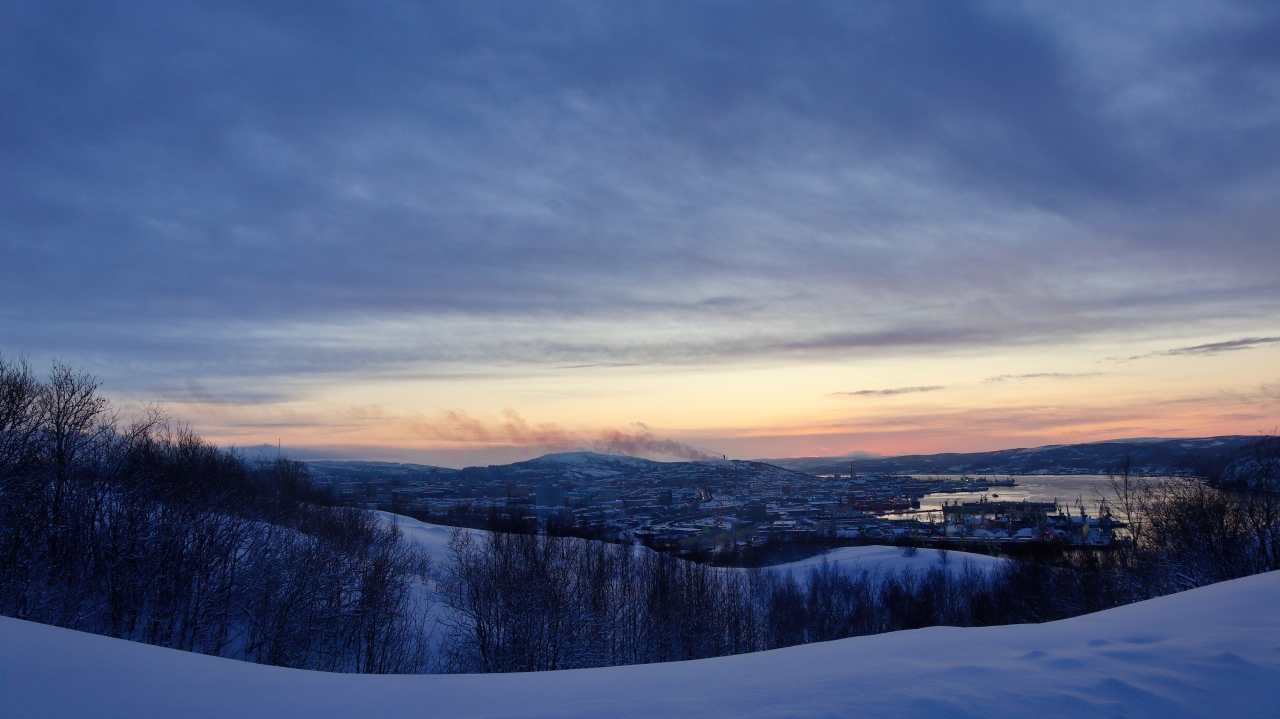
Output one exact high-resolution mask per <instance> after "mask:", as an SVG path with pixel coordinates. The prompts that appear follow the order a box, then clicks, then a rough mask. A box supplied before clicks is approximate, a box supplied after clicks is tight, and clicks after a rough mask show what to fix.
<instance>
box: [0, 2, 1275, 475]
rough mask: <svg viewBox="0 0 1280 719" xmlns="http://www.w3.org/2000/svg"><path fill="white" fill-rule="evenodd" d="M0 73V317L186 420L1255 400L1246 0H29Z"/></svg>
mask: <svg viewBox="0 0 1280 719" xmlns="http://www.w3.org/2000/svg"><path fill="white" fill-rule="evenodd" d="M267 5H269V7H264V6H267ZM0 93H2V95H0V97H2V98H3V100H2V101H0V189H2V190H3V191H2V192H0V252H2V255H0V287H3V292H4V301H3V303H0V353H3V354H4V355H5V356H7V357H14V356H17V355H20V354H25V355H26V356H27V357H28V358H29V359H30V360H31V361H32V362H33V364H35V365H37V366H45V365H47V364H48V363H49V362H51V361H53V360H54V359H55V358H62V359H63V360H65V361H67V362H70V363H72V364H75V365H79V366H83V367H85V368H86V369H88V370H90V371H92V372H94V373H95V374H97V375H98V376H99V377H100V378H101V379H102V380H103V383H104V388H105V391H106V392H107V393H108V394H109V395H110V396H111V397H112V398H113V399H114V400H115V401H116V403H117V404H118V405H119V406H120V407H121V408H122V409H125V410H128V409H129V408H133V407H137V406H138V403H140V402H163V403H164V406H165V407H166V408H167V409H168V411H169V413H170V415H171V416H172V417H174V418H175V419H178V420H182V421H188V422H190V423H192V425H193V426H194V427H195V428H196V429H198V430H199V431H201V432H202V433H204V434H206V435H207V436H209V437H211V438H215V439H217V440H219V441H220V442H225V443H235V444H238V445H249V444H256V443H259V442H269V443H272V444H274V443H277V442H279V443H282V444H283V445H286V446H290V447H300V448H311V449H309V450H308V451H311V452H313V453H315V454H317V455H319V454H324V453H328V454H329V455H332V456H359V457H371V458H391V459H405V460H413V461H427V462H434V463H439V464H444V465H448V466H460V465H462V464H467V463H477V462H498V461H509V460H512V459H522V458H527V457H530V456H535V455H537V454H541V453H542V452H545V451H549V450H556V449H576V448H597V449H606V450H612V451H625V452H631V453H638V454H644V455H647V456H655V457H677V456H701V455H703V454H705V453H712V454H716V455H719V454H728V455H730V456H738V457H781V456H796V455H807V454H839V453H844V452H851V451H858V450H860V451H872V452H880V453H900V452H930V451H955V450H982V449H994V448H1003V447H1017V446H1029V445H1037V444H1047V443H1058V442H1074V441H1091V440H1097V439H1105V438H1116V437H1135V436H1205V435H1214V434H1231V433H1242V434H1250V433H1255V432H1257V431H1260V430H1270V429H1272V428H1274V427H1275V426H1276V425H1278V424H1280V7H1277V6H1276V5H1275V4H1274V3H1257V4H1233V3H1213V2H1194V3H1178V2H1167V3H1158V4H1136V3H1121V4H1117V3H1105V2H1100V3H1096V4H1092V5H1090V4H1083V3H1079V4H1078V3H1070V4H1065V3H1057V2H1042V3H1038V2H1027V3H918V4H916V3H906V2H893V3H887V2H886V3H856V4H855V3H806V2H770V3H742V2H703V3H695V2H684V1H682V2H670V3H663V2H649V3H634V4H632V3H620V2H574V3H519V2H511V3H485V2H468V3H443V2H442V3H402V2H394V1H389V2H360V3H323V2H306V3H270V4H266V3H242V4H241V3H234V2H226V1H222V2H218V3H193V2H180V1H177V0H165V1H164V2H156V3H131V2H120V3H88V2H84V3H59V2H53V1H51V0H42V1H40V2H25V1H23V0H19V1H17V2H8V3H4V4H3V6H2V7H0Z"/></svg>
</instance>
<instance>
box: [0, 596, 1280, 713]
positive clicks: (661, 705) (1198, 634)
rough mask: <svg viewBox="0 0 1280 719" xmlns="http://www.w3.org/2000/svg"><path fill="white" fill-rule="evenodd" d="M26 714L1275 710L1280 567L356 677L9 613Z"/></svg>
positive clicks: (5, 698)
mask: <svg viewBox="0 0 1280 719" xmlns="http://www.w3.org/2000/svg"><path fill="white" fill-rule="evenodd" d="M0 715H3V716H6V717H8V716H12V717H73V716H74V717H177V716H181V717H377V718H378V719H390V718H392V717H608V718H609V719H629V718H632V717H634V718H636V719H642V718H643V719H654V718H656V717H700V718H702V719H715V718H718V717H725V718H726V719H728V718H733V719H739V718H743V717H858V716H869V717H871V716H884V717H899V718H910V717H921V718H924V717H984V718H990V717H1032V716H1034V717H1072V719H1080V718H1081V717H1161V719H1172V718H1174V717H1185V716H1197V717H1233V718H1234V717H1276V716H1280V572H1272V573H1270V574H1264V575H1259V576H1255V577H1250V578H1247V579H1240V580H1236V581H1232V582H1226V583H1223V584H1219V585H1215V586H1211V587H1205V588H1202V589H1196V590H1193V591H1190V592H1184V593H1182V594H1177V595H1173V596H1169V597H1164V598H1161V599H1156V600H1152V601H1149V602H1143V603H1140V604H1134V605H1131V606H1128V607H1121V608H1119V609H1114V610H1110V611H1107V612H1100V613H1098V614H1093V615H1089V616H1084V617H1077V618H1075V619H1068V620H1065V621H1061V622H1055V623H1051V624H1041V625H1022V626H1011V627H987V628H981V629H955V628H947V627H935V628H931V629H921V630H915V631H907V632H897V633H893V634H882V635H879V636H873V637H858V638H854V639H845V640H841V641H836V642H828V643H824V644H810V645H807V646H800V647H791V648H788V649H781V650H776V651H771V652H763V653H760V654H749V655H742V656H736V657H722V658H718V659H705V660H701V661H693V662H678V663H671V664H655V665H647V666H631V667H617V668H609V669H582V670H574V671H565V672H548V673H542V674H520V675H471V676H456V675H455V676H356V675H334V674H322V673H318V672H306V671H298V670H292V669H280V668H276V667H264V666H259V665H253V664H245V663H242V662H236V661H231V660H226V659H218V658H214V657H206V656H200V655H195V654H187V653H184V652H178V651H173V650H168V649H161V648H158V647H152V646H147V645H143V644H134V643H131V642H126V641H121V640H116V639H108V638H105V637H99V636H94V635H90V634H82V633H79V632H74V631H70V630H66V629H60V628H56V627H49V626H43V625H39V624H31V623H28V622H23V621H19V620H16V619H9V618H0Z"/></svg>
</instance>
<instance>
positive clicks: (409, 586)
mask: <svg viewBox="0 0 1280 719" xmlns="http://www.w3.org/2000/svg"><path fill="white" fill-rule="evenodd" d="M325 504H326V502H325V498H324V495H322V494H321V493H319V492H317V491H315V490H314V488H313V487H312V485H311V483H310V482H309V480H308V477H307V472H306V468H305V466H304V465H302V464H300V463H297V462H291V461H288V460H285V459H282V458H274V459H263V460H250V459H248V458H245V457H243V456H239V455H237V454H235V453H232V452H227V451H223V450H220V449H218V448H217V447H215V446H213V445H212V444H210V443H208V442H206V441H204V440H202V439H201V438H199V437H197V436H196V435H195V434H193V433H192V432H191V431H189V430H188V429H186V428H184V427H181V426H177V427H174V426H172V425H170V424H169V423H167V422H166V421H165V420H164V418H163V417H162V416H161V415H160V414H159V413H158V412H156V411H154V410H151V411H147V412H145V413H144V415H143V416H142V417H141V418H139V419H136V420H133V421H131V422H128V423H122V422H121V421H120V420H119V418H118V416H117V415H116V414H115V413H113V412H112V410H111V407H110V405H109V404H108V402H107V401H106V400H105V399H104V398H103V397H102V396H101V395H100V394H99V392H98V383H97V382H96V381H95V380H94V379H93V378H92V377H90V376H89V375H87V374H85V373H83V372H78V371H75V370H73V369H72V368H70V367H68V366H66V365H63V364H55V365H54V367H53V370H52V372H51V373H50V375H49V378H48V380H47V381H39V380H37V378H36V377H35V375H34V374H33V373H32V371H31V368H30V367H29V366H28V364H27V363H26V362H25V361H22V360H5V359H3V358H0V613H2V614H4V615H7V616H11V617H18V618H21V619H27V620H31V621H36V622H42V623H46V624H53V625H57V626H62V627H68V628H71V629H78V630H82V631H87V632H94V633H97V634H104V635H107V636H112V637H119V638H122V639H131V640H135V641H140V642H146V643H149V644H156V645H160V646H165V647H172V648H175V649H184V650H187V651H194V652H201V653H205V654H214V655H218V656H224V657H233V658H238V659H244V660H248V661H254V662H262V663H267V664H275V665H280V666H288V667H298V668H306V669H320V670H326V671H352V672H416V671H422V670H424V669H426V668H427V661H428V659H429V656H428V651H427V649H428V645H427V641H426V634H425V631H426V628H427V621H426V620H427V617H426V608H425V607H424V606H423V603H422V602H421V599H420V597H421V594H422V587H423V586H424V584H423V583H424V582H425V581H427V572H428V570H429V566H428V563H427V562H426V561H425V559H424V558H423V557H422V556H420V555H419V554H418V553H417V552H416V551H415V550H414V548H413V547H412V546H411V545H410V544H408V543H406V542H404V541H402V540H401V538H400V536H399V533H398V532H397V530H396V529H395V527H394V526H391V525H390V524H388V523H386V522H383V521H380V520H379V519H378V518H377V517H376V516H374V515H372V514H371V513H369V512H366V511H362V510H358V509H350V508H341V507H331V506H325Z"/></svg>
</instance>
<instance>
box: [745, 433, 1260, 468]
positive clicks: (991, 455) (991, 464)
mask: <svg viewBox="0 0 1280 719" xmlns="http://www.w3.org/2000/svg"><path fill="white" fill-rule="evenodd" d="M1257 440H1258V437H1255V436H1241V435H1233V436H1227V437H1207V438H1201V439H1161V438H1141V439H1120V440H1113V441H1105V442H1090V443H1087V444H1054V445H1048V446H1044V447H1032V448H1024V449H1002V450H997V451H994V452H967V453H956V452H948V453H943V454H913V455H905V456H901V457H878V458H868V457H863V458H854V459H850V458H849V457H795V458H789V459H764V460H760V461H762V462H768V463H769V464H774V465H777V466H779V467H786V468H788V469H794V470H798V471H801V472H809V473H811V474H830V473H833V472H839V473H841V474H847V473H848V472H849V471H850V463H852V467H853V471H855V472H857V473H858V474H875V473H902V474H930V473H937V474H959V473H965V472H967V473H970V474H1052V473H1063V474H1104V473H1106V472H1108V471H1110V470H1113V469H1115V468H1117V467H1119V466H1121V465H1122V464H1124V463H1125V462H1126V460H1127V461H1128V462H1129V463H1130V465H1131V467H1132V468H1133V470H1134V471H1137V472H1141V473H1144V474H1168V473H1173V472H1181V471H1188V470H1190V471H1194V472H1197V473H1200V474H1206V475H1209V474H1211V473H1212V472H1213V471H1214V469H1215V468H1217V469H1219V470H1220V468H1221V467H1224V466H1225V465H1226V464H1227V463H1228V462H1229V461H1230V459H1231V458H1233V457H1234V456H1235V455H1236V453H1237V452H1239V450H1240V449H1241V448H1243V447H1244V446H1246V445H1248V444H1250V443H1252V442H1256V441H1257Z"/></svg>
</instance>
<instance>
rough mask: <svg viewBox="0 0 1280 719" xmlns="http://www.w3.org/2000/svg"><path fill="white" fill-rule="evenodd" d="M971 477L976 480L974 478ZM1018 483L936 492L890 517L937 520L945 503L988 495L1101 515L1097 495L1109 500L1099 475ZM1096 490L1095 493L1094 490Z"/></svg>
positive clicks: (997, 499)
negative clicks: (915, 507) (1081, 508)
mask: <svg viewBox="0 0 1280 719" xmlns="http://www.w3.org/2000/svg"><path fill="white" fill-rule="evenodd" d="M929 478H930V479H933V478H937V479H952V480H958V479H960V478H961V476H960V475H958V474H943V475H929ZM970 478H973V477H972V476H971V477H970ZM989 479H991V480H1005V479H1008V476H1006V475H1002V476H998V477H996V476H993V477H989ZM1013 480H1014V482H1016V483H1017V484H1016V485H1015V486H1013V487H990V488H988V489H987V491H985V492H934V493H930V494H926V495H925V496H924V497H922V498H921V499H920V510H919V512H913V513H903V514H900V515H899V514H893V515H888V516H889V517H900V518H904V519H905V518H909V517H915V518H918V519H925V518H926V516H925V515H927V514H930V513H932V514H934V515H935V517H934V518H937V516H938V514H939V513H940V512H941V511H942V505H943V503H947V504H956V503H963V502H974V501H977V500H978V499H979V498H981V497H983V496H985V497H986V498H987V499H988V500H990V501H993V502H1011V501H1012V502H1028V501H1029V502H1055V501H1056V502H1058V504H1060V505H1063V508H1064V509H1065V510H1067V511H1068V512H1069V513H1072V514H1076V513H1078V510H1077V509H1076V501H1077V500H1079V501H1081V502H1083V504H1084V508H1085V510H1086V511H1087V512H1089V513H1090V514H1094V515H1096V514H1097V512H1098V500H1099V495H1098V493H1099V492H1101V493H1102V496H1103V497H1110V491H1111V489H1110V486H1109V485H1108V480H1107V476H1106V475H1096V474H1033V475H1023V476H1015V477H1014V478H1013ZM1095 490H1096V491H1095Z"/></svg>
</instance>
